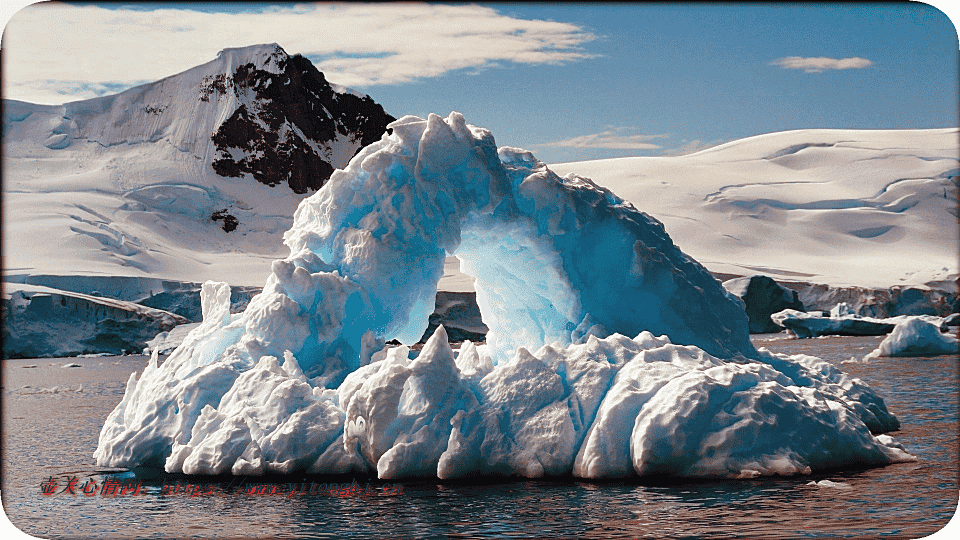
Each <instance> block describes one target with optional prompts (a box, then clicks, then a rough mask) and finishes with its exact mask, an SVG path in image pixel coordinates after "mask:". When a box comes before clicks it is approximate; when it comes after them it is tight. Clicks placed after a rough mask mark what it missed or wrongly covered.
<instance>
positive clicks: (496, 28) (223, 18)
mask: <svg viewBox="0 0 960 540" xmlns="http://www.w3.org/2000/svg"><path fill="white" fill-rule="evenodd" d="M594 39H596V36H594V35H593V34H590V33H589V32H586V31H584V30H583V29H582V28H580V27H578V26H576V25H573V24H568V23H563V22H552V21H541V20H525V19H516V18H512V17H509V16H506V15H502V14H500V13H497V11H496V10H495V9H493V8H490V7H485V6H475V5H459V4H458V5H442V4H441V5H428V4H412V3H401V4H363V3H356V4H353V3H348V4H327V3H324V4H300V5H296V6H283V7H272V8H270V9H268V10H266V11H265V12H262V13H203V12H197V11H189V10H182V9H160V10H154V11H143V10H142V8H141V9H139V10H132V9H116V10H109V9H103V8H100V7H96V6H75V5H68V4H61V3H57V2H49V3H41V4H34V5H32V6H30V7H28V8H26V9H24V10H22V11H20V12H18V13H17V14H16V15H14V17H13V18H12V19H11V21H10V22H9V24H8V25H7V27H6V30H5V31H4V35H3V49H4V58H3V60H4V73H3V75H4V77H3V84H4V94H5V96H6V97H10V98H14V99H24V100H27V101H36V102H42V103H63V102H64V101H69V100H71V99H83V98H86V97H92V96H93V95H95V94H93V93H92V92H91V91H89V90H87V91H83V90H79V91H77V92H76V93H73V94H70V96H69V97H68V98H67V99H64V94H63V93H62V92H58V91H57V89H53V90H51V91H43V90H42V89H43V88H49V87H50V82H51V81H84V82H86V83H89V84H90V85H92V86H93V87H96V86H97V85H103V84H113V83H116V82H118V81H119V82H124V81H126V82H128V83H129V84H133V83H134V82H135V81H145V80H146V81H150V80H157V79H160V78H163V77H166V76H169V75H173V74H175V73H179V72H181V71H184V70H186V69H189V68H191V67H193V66H195V65H198V64H202V63H204V62H207V61H210V60H212V59H214V58H215V57H216V54H217V52H219V51H220V50H221V49H224V48H228V47H243V46H247V45H254V44H259V43H278V44H280V46H281V47H283V48H284V49H285V50H286V51H287V52H288V53H290V54H302V55H304V56H306V57H311V58H316V59H318V62H317V67H318V68H319V69H320V70H321V71H323V72H324V74H325V75H326V76H327V78H328V79H329V80H331V81H334V82H336V83H339V84H343V85H347V86H351V85H354V86H369V85H376V84H394V83H403V82H409V81H413V80H416V79H418V78H421V77H436V76H438V75H441V74H443V73H446V72H449V71H451V70H456V69H463V68H472V69H482V68H486V67H491V66H495V65H497V64H498V63H500V64H503V63H507V62H513V63H520V64H557V63H563V62H570V61H577V60H582V59H586V58H591V57H593V55H591V54H590V53H588V52H586V51H584V50H583V48H582V47H583V45H584V44H586V43H588V42H590V41H592V40H594ZM75 86H76V85H75ZM60 90H61V91H62V90H64V89H62V88H61V89H60Z"/></svg>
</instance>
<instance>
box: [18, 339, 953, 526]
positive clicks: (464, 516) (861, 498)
mask: <svg viewBox="0 0 960 540" xmlns="http://www.w3.org/2000/svg"><path fill="white" fill-rule="evenodd" d="M755 342H756V344H757V346H765V347H767V348H769V349H770V350H772V351H775V352H785V353H788V354H797V353H803V354H810V355H814V356H819V357H821V358H824V359H826V360H829V361H831V362H833V363H834V364H836V365H838V366H840V367H841V368H842V369H843V370H844V371H847V372H849V373H851V374H853V375H855V376H857V377H859V378H861V379H863V380H865V381H866V382H867V383H868V384H870V385H871V386H872V387H873V388H875V389H876V390H878V391H879V392H880V394H881V395H882V396H883V397H884V399H885V401H886V403H887V406H888V408H890V409H891V410H892V411H893V412H894V413H895V414H896V415H897V416H898V418H899V419H900V421H901V424H902V429H901V430H900V431H899V432H896V433H894V434H893V435H894V437H895V438H896V439H897V440H898V441H900V442H901V443H903V444H904V445H906V447H907V448H908V450H910V451H911V452H912V453H914V454H915V455H917V456H919V457H920V461H918V462H915V463H903V464H897V465H891V466H888V467H882V468H874V469H863V470H846V471H833V472H826V473H818V474H814V475H811V476H803V477H792V478H772V479H769V478H768V479H757V480H739V481H724V482H717V481H711V482H676V481H666V480H659V481H651V480H644V481H641V480H639V479H633V480H629V481H612V482H586V481H582V480H578V479H574V478H566V479H553V480H548V481H523V480H515V479H495V480H491V479H485V480H482V481H480V480H476V481H458V482H445V483H438V482H437V481H435V480H434V481H417V482H412V481H404V482H402V483H401V485H400V486H399V487H398V486H396V485H393V484H389V483H387V482H383V481H380V480H377V479H375V478H374V479H369V478H360V477H357V478H354V477H345V478H330V477H307V476H301V477H294V478H289V477H288V478H262V479H235V478H213V479H210V478H196V477H192V478H190V477H183V476H180V477H169V478H144V477H138V476H136V475H134V474H133V473H131V472H125V471H119V470H109V469H101V468H97V467H96V466H95V464H94V463H93V459H92V457H91V454H92V452H93V449H94V448H95V447H96V442H97V436H98V434H99V429H100V426H101V425H102V424H103V420H104V418H106V415H107V414H108V413H109V412H110V410H112V409H113V407H114V406H115V405H116V403H117V402H118V401H119V399H120V398H121V397H122V395H123V391H124V387H125V382H126V378H127V376H128V375H129V373H130V372H131V371H134V370H136V371H139V370H141V369H142V368H143V365H144V364H145V362H146V359H145V358H142V357H126V358H123V359H118V358H89V359H79V360H77V359H71V360H64V361H51V360H46V359H44V360H32V361H20V360H11V361H5V362H4V365H3V370H4V380H3V382H4V388H3V398H4V399H3V423H4V426H3V427H4V431H3V450H4V452H3V479H2V481H3V483H2V488H3V502H4V508H5V510H6V512H7V514H8V516H9V517H10V519H11V520H12V521H13V522H14V524H16V525H17V526H19V527H20V528H21V529H23V530H25V531H26V532H28V533H30V534H32V535H35V536H40V537H45V538H88V537H91V536H98V537H99V536H106V537H110V538H181V537H217V538H222V537H257V536H260V537H263V536H269V537H277V538H286V537H298V538H303V537H310V538H350V537H353V538H367V537H385V536H388V537H430V536H446V537H461V538H476V537H501V538H510V537H518V538H519V537H531V536H537V537H567V538H569V537H582V538H616V537H623V538H628V537H629V538H662V537H716V538H719V537H730V536H732V535H737V536H744V537H765V538H769V537H786V538H790V537H806V536H834V537H842V536H847V537H864V536H888V535H889V536H892V537H905V538H918V537H921V536H924V535H928V534H931V533H933V532H936V531H937V530H939V529H940V528H941V527H942V526H943V525H944V524H945V523H946V522H947V521H948V520H949V518H950V517H951V516H952V515H953V513H954V512H955V510H956V508H957V497H958V489H960V488H958V471H957V463H958V455H957V443H958V436H957V430H958V420H957V418H958V417H957V398H958V390H957V386H958V383H957V381H958V373H957V359H956V358H953V357H936V358H923V359H921V358H906V359H877V360H874V361H872V362H871V363H869V364H860V363H847V364H842V365H841V361H843V360H847V359H850V358H851V357H853V358H856V359H859V358H862V357H863V356H864V355H865V354H866V353H867V352H869V351H871V350H872V349H874V348H875V347H876V345H877V343H879V338H872V337H870V338H855V337H843V338H825V339H812V340H784V339H780V336H776V337H775V336H756V339H755ZM69 361H75V362H77V363H79V364H81V365H82V367H81V368H63V367H61V366H62V364H64V363H67V362H69ZM50 364H54V365H50ZM26 365H36V367H35V368H27V367H22V366H26ZM54 387H56V390H53V389H54ZM50 477H53V478H57V479H58V480H59V482H60V485H59V488H60V489H64V488H65V486H66V485H67V483H68V479H69V478H71V477H76V478H77V484H76V485H77V486H82V485H84V483H85V482H96V483H97V485H98V486H100V487H101V488H102V486H103V484H104V482H106V481H112V482H117V483H122V482H129V483H131V484H132V483H139V484H140V485H141V486H140V489H141V491H140V494H139V495H131V494H130V493H127V494H126V495H116V496H112V497H111V496H102V495H100V494H99V493H98V494H97V495H92V496H84V495H83V494H82V491H80V492H79V493H78V494H77V495H70V494H69V493H59V494H53V495H50V496H44V495H42V493H41V487H40V486H41V483H43V482H44V481H45V480H47V479H48V478H50ZM354 480H355V481H356V485H357V486H358V487H357V488H351V489H353V491H352V492H351V491H350V490H349V489H347V490H341V491H340V492H339V493H338V495H336V496H331V495H330V494H329V492H327V493H321V491H322V489H327V490H329V488H330V487H331V483H334V482H335V483H337V484H340V483H344V484H346V485H347V486H349V485H350V484H352V483H353V481H354ZM819 480H830V481H831V482H834V484H829V483H826V482H824V483H822V484H821V485H816V486H811V485H808V483H810V482H812V481H819ZM178 483H179V485H180V486H181V489H178V488H177V485H178ZM311 483H312V484H313V486H314V489H313V490H312V493H311V489H310V486H311ZM321 484H323V485H324V486H325V487H324V488H321ZM87 485H89V484H87ZM188 485H190V486H191V487H190V488H188V487H187V486H188ZM198 486H199V487H198ZM340 487H341V488H342V487H343V486H340ZM401 489H402V492H401V491H400V490H401ZM78 491H79V490H78ZM131 492H132V489H131ZM191 494H192V495H191Z"/></svg>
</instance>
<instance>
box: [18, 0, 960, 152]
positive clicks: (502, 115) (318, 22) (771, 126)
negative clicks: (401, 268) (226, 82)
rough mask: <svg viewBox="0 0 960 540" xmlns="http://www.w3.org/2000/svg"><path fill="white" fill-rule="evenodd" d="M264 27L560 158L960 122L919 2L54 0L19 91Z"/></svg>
mask: <svg viewBox="0 0 960 540" xmlns="http://www.w3.org/2000/svg"><path fill="white" fill-rule="evenodd" d="M25 3H27V2H26V1H23V0H21V1H20V5H23V4H25ZM941 7H943V8H944V9H948V8H946V7H945V6H941ZM258 43H278V44H280V45H281V46H282V47H283V48H284V49H285V50H286V51H287V52H288V53H289V54H291V55H293V54H302V55H303V56H305V57H307V58H309V59H310V60H311V61H313V62H314V64H315V65H317V67H318V68H319V69H320V70H321V71H323V72H324V74H325V75H326V77H327V79H328V80H330V81H332V82H336V83H338V84H342V85H346V86H349V87H351V88H353V89H356V90H359V91H361V92H364V93H367V94H369V95H370V96H371V97H372V98H373V99H374V100H375V101H377V102H378V103H380V104H381V105H383V106H384V108H385V109H386V110H387V112H389V113H390V114H392V115H394V116H396V117H399V116H402V115H405V114H414V115H417V116H421V117H424V116H426V115H427V114H429V113H431V112H435V113H437V114H440V115H442V116H446V115H447V114H448V113H449V112H450V111H451V110H456V111H460V112H462V113H463V114H464V115H465V117H466V119H467V122H469V123H472V124H475V125H478V126H483V127H486V128H488V129H490V130H491V131H492V132H493V134H494V137H495V138H496V140H497V143H498V144H499V145H501V146H504V145H506V146H517V147H522V148H526V149H528V150H531V151H533V152H534V153H535V154H536V156H537V157H538V158H540V159H541V160H543V161H545V162H547V163H559V162H568V161H579V160H588V159H601V158H609V157H624V156H659V155H663V156H669V155H679V154H684V153H690V152H693V151H696V150H698V149H702V148H707V147H709V146H713V145H716V144H719V143H722V142H726V141H730V140H735V139H739V138H743V137H748V136H752V135H759V134H763V133H770V132H775V131H784V130H792V129H808V128H849V129H917V128H938V127H953V126H957V125H958V123H960V120H958V117H960V112H958V103H960V97H958V87H960V81H958V69H960V68H958V62H960V60H958V49H960V46H958V41H957V31H956V29H955V27H954V25H953V23H951V21H950V19H949V18H948V17H947V16H946V15H944V13H943V12H941V11H939V10H938V9H937V8H935V7H931V6H928V5H924V4H919V3H888V4H876V3H864V4H849V3H834V4H830V3H824V4H813V3H800V4H782V3H777V4H774V3H743V4H736V3H718V4H690V3H663V4H650V3H560V4H510V3H491V4H417V3H403V4H361V3H347V4H282V3H247V2H245V3H238V4H229V3H217V2H210V3H191V2H177V3H159V2H150V3H122V2H114V3H104V4H98V3H94V2H75V3H71V4H60V3H53V2H47V3H41V4H33V5H30V6H29V7H26V8H24V9H22V10H20V11H16V12H15V13H14V14H13V15H12V18H10V22H9V23H8V24H7V26H6V27H5V30H4V34H3V40H2V49H3V51H2V75H3V79H2V92H3V97H5V98H10V99H19V100H23V101H30V102H34V103H48V104H59V103H64V102H68V101H74V100H78V99H89V98H92V97H96V96H100V95H105V94H111V93H116V92H120V91H122V90H124V89H126V88H129V87H132V86H135V85H137V84H143V83H146V82H151V81H154V80H157V79H160V78H162V77H166V76H169V75H173V74H176V73H179V72H181V71H184V70H186V69H189V68H191V67H193V66H196V65H198V64H202V63H204V62H207V61H210V60H212V59H213V58H215V57H216V54H217V52H218V51H219V50H221V49H223V48H227V47H241V46H246V45H253V44H258Z"/></svg>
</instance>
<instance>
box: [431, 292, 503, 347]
mask: <svg viewBox="0 0 960 540" xmlns="http://www.w3.org/2000/svg"><path fill="white" fill-rule="evenodd" d="M441 324H442V325H443V328H444V329H445V330H446V331H447V338H448V339H449V340H450V341H451V342H456V341H464V340H468V339H469V340H470V341H473V342H481V341H484V340H485V339H486V335H487V327H486V325H485V324H483V321H482V320H481V318H480V307H479V306H477V293H475V292H447V291H437V300H436V309H435V310H434V312H433V314H431V315H430V319H429V323H428V325H427V330H426V331H425V332H424V333H423V337H421V338H420V343H424V342H426V341H427V340H428V339H430V336H432V335H433V333H434V332H435V331H436V330H437V327H438V326H440V325H441Z"/></svg>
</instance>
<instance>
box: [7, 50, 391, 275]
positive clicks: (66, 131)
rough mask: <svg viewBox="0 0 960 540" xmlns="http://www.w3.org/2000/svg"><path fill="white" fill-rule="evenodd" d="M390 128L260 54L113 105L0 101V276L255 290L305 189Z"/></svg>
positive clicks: (384, 119)
mask: <svg viewBox="0 0 960 540" xmlns="http://www.w3.org/2000/svg"><path fill="white" fill-rule="evenodd" d="M338 89H339V91H338ZM392 120H393V119H392V117H389V115H386V114H385V113H384V112H383V109H382V108H381V107H380V106H379V105H376V104H375V103H373V101H372V100H371V99H370V98H369V97H368V96H358V95H357V94H356V93H355V92H353V91H349V90H346V89H343V88H341V87H336V88H335V87H332V86H331V85H330V84H329V83H327V82H326V81H325V79H324V78H323V75H322V74H320V72H318V71H317V70H316V69H315V68H313V66H312V65H310V64H309V61H307V60H306V59H304V58H302V57H299V56H293V57H291V56H289V55H287V54H286V52H284V51H283V50H282V49H281V48H280V47H278V46H277V45H273V44H271V45H256V46H251V47H245V48H239V49H225V50H223V51H221V52H220V53H219V55H218V56H217V58H216V59H214V60H212V61H211V62H208V63H206V64H203V65H201V66H197V67H195V68H193V69H190V70H188V71H185V72H183V73H180V74H177V75H173V76H171V77H167V78H165V79H162V80H159V81H156V82H153V83H149V84H145V85H142V86H138V87H135V88H131V89H129V90H127V91H125V92H122V93H120V94H116V95H111V96H104V97H101V98H96V99H91V100H85V101H78V102H73V103H67V104H65V105H62V106H43V105H34V104H29V103H23V102H17V101H10V100H5V101H4V111H3V190H4V193H3V195H4V197H3V210H4V211H3V245H4V273H5V274H6V275H44V274H46V275H59V276H63V275H67V276H76V275H88V276H98V275H99V276H130V277H136V276H147V277H154V278H162V279H167V280H179V281H190V282H197V281H200V282H202V281H204V280H205V279H209V278H215V279H222V280H226V281H229V282H231V283H232V284H235V285H243V284H246V285H262V284H263V280H264V279H265V278H266V275H267V274H268V272H269V265H270V262H271V261H272V260H274V259H276V258H278V257H282V256H284V255H285V253H284V250H283V249H282V246H281V245H280V243H279V242H278V241H277V240H278V239H279V238H280V236H281V235H282V234H283V232H284V231H286V230H287V229H288V228H289V227H290V225H291V223H292V215H293V211H294V210H295V209H296V207H297V204H298V203H299V202H300V200H301V199H302V198H303V196H304V195H303V194H304V193H306V192H308V191H310V190H312V189H316V188H317V187H319V186H320V185H321V184H322V183H323V182H324V181H325V180H326V178H327V177H329V175H330V173H332V171H333V169H334V168H337V167H343V166H345V165H346V163H347V162H348V161H349V159H350V158H351V157H352V156H353V154H354V153H355V152H356V151H357V150H359V149H360V148H361V147H362V146H365V145H366V144H369V143H371V142H373V141H376V140H378V139H379V138H380V136H381V135H382V134H383V133H384V131H385V126H386V124H387V123H388V122H389V121H392ZM215 219H216V221H215ZM234 224H235V225H236V227H235V229H233V230H230V231H228V230H227V229H230V228H231V225H234ZM58 285H63V286H64V287H65V288H66V287H68V286H69V284H61V283H58Z"/></svg>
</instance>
